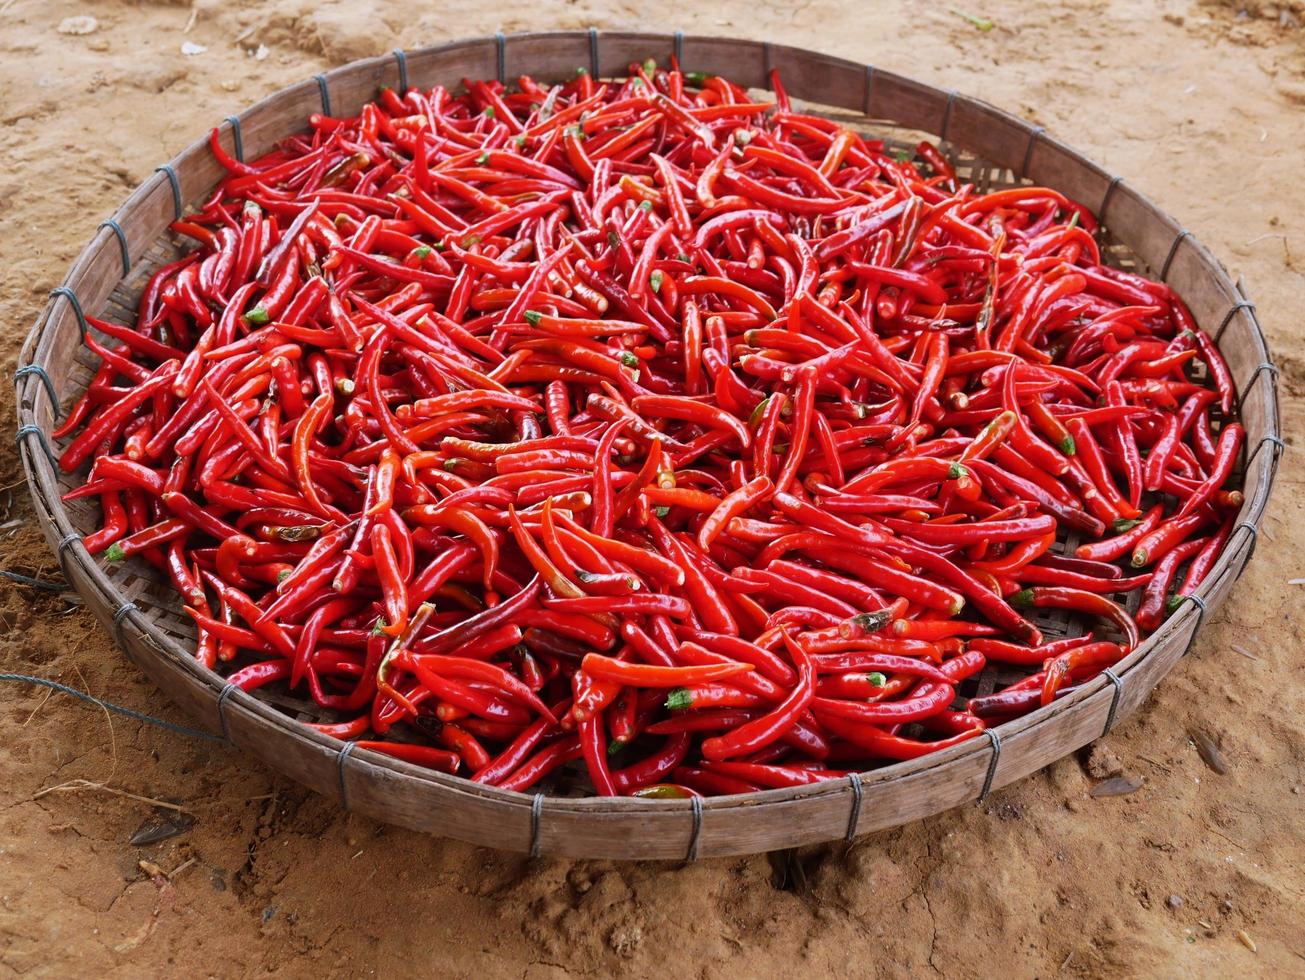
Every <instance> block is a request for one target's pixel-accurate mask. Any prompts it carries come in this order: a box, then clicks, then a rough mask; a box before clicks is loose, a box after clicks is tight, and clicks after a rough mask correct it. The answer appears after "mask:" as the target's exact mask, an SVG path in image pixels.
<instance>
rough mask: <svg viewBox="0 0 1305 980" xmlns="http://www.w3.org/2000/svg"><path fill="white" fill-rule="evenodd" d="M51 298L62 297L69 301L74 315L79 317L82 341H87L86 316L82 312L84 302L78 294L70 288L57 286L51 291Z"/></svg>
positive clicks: (78, 322)
mask: <svg viewBox="0 0 1305 980" xmlns="http://www.w3.org/2000/svg"><path fill="white" fill-rule="evenodd" d="M50 296H51V298H53V297H56V296H62V297H63V298H64V299H66V300H67V301H68V305H69V306H71V307H72V308H73V315H74V316H76V317H77V331H78V333H80V334H81V336H82V340H85V339H86V329H87V328H86V314H85V313H84V312H83V311H82V301H81V300H79V299H78V298H77V294H76V293H74V292H73V291H72V287H70V286H55V287H54V288H53V289H52V290H50Z"/></svg>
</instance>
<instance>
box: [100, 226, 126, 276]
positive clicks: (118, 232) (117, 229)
mask: <svg viewBox="0 0 1305 980" xmlns="http://www.w3.org/2000/svg"><path fill="white" fill-rule="evenodd" d="M101 228H108V229H110V230H111V231H112V232H113V234H114V236H115V237H116V238H117V239H118V252H119V254H121V256H122V275H123V278H124V279H125V278H126V277H127V276H128V275H130V274H131V249H130V248H129V247H128V245H127V233H126V232H125V231H123V230H122V225H120V224H118V222H117V221H115V220H114V219H113V218H105V219H104V220H103V221H101V222H100V223H99V224H98V225H96V226H95V230H96V231H99V230H100V229H101Z"/></svg>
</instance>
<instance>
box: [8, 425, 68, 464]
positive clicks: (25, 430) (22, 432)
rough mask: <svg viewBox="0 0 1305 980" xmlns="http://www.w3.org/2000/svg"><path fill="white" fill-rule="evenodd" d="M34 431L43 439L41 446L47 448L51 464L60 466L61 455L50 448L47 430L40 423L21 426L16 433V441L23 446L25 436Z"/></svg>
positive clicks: (47, 455)
mask: <svg viewBox="0 0 1305 980" xmlns="http://www.w3.org/2000/svg"><path fill="white" fill-rule="evenodd" d="M33 433H35V435H36V437H37V438H38V439H40V440H41V448H42V449H44V450H45V455H46V458H47V459H49V461H50V465H51V466H58V465H59V457H58V456H56V455H55V454H54V450H53V449H51V448H50V439H49V437H48V436H46V434H45V430H44V429H42V428H41V427H40V426H39V425H32V424H31V423H30V422H29V423H28V424H27V425H23V426H19V428H18V431H17V432H16V433H15V434H14V443H15V444H16V445H19V446H21V445H22V444H23V437H24V436H30V435H32V434H33Z"/></svg>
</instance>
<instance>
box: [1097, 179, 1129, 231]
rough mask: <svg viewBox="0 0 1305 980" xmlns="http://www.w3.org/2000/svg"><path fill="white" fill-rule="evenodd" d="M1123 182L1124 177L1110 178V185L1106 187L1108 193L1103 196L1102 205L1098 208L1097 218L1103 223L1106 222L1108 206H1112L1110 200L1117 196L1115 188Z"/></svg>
mask: <svg viewBox="0 0 1305 980" xmlns="http://www.w3.org/2000/svg"><path fill="white" fill-rule="evenodd" d="M1123 182H1124V178H1123V177H1111V178H1110V186H1109V187H1107V188H1106V193H1105V194H1104V195H1103V196H1102V198H1101V206H1100V207H1099V208H1097V220H1098V221H1099V222H1101V224H1103V225H1104V224H1105V223H1106V208H1108V207H1110V201H1111V199H1112V198H1113V197H1114V196H1115V189H1116V188H1117V187H1119V185H1120V184H1122V183H1123Z"/></svg>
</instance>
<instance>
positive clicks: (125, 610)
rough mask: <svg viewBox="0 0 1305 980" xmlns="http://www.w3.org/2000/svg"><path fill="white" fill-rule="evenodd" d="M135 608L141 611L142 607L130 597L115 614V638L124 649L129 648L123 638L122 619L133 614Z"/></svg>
mask: <svg viewBox="0 0 1305 980" xmlns="http://www.w3.org/2000/svg"><path fill="white" fill-rule="evenodd" d="M133 610H134V611H136V612H140V607H139V606H137V605H136V603H134V602H132V601H131V600H130V599H128V600H127V601H126V602H124V603H123V604H122V605H121V606H119V607H118V609H117V611H116V612H115V613H114V614H113V639H114V642H115V643H117V644H118V646H120V647H122V649H123V650H126V649H127V644H126V643H124V642H123V640H122V621H123V620H124V619H126V618H127V617H128V616H129V615H131V613H132V611H133Z"/></svg>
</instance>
